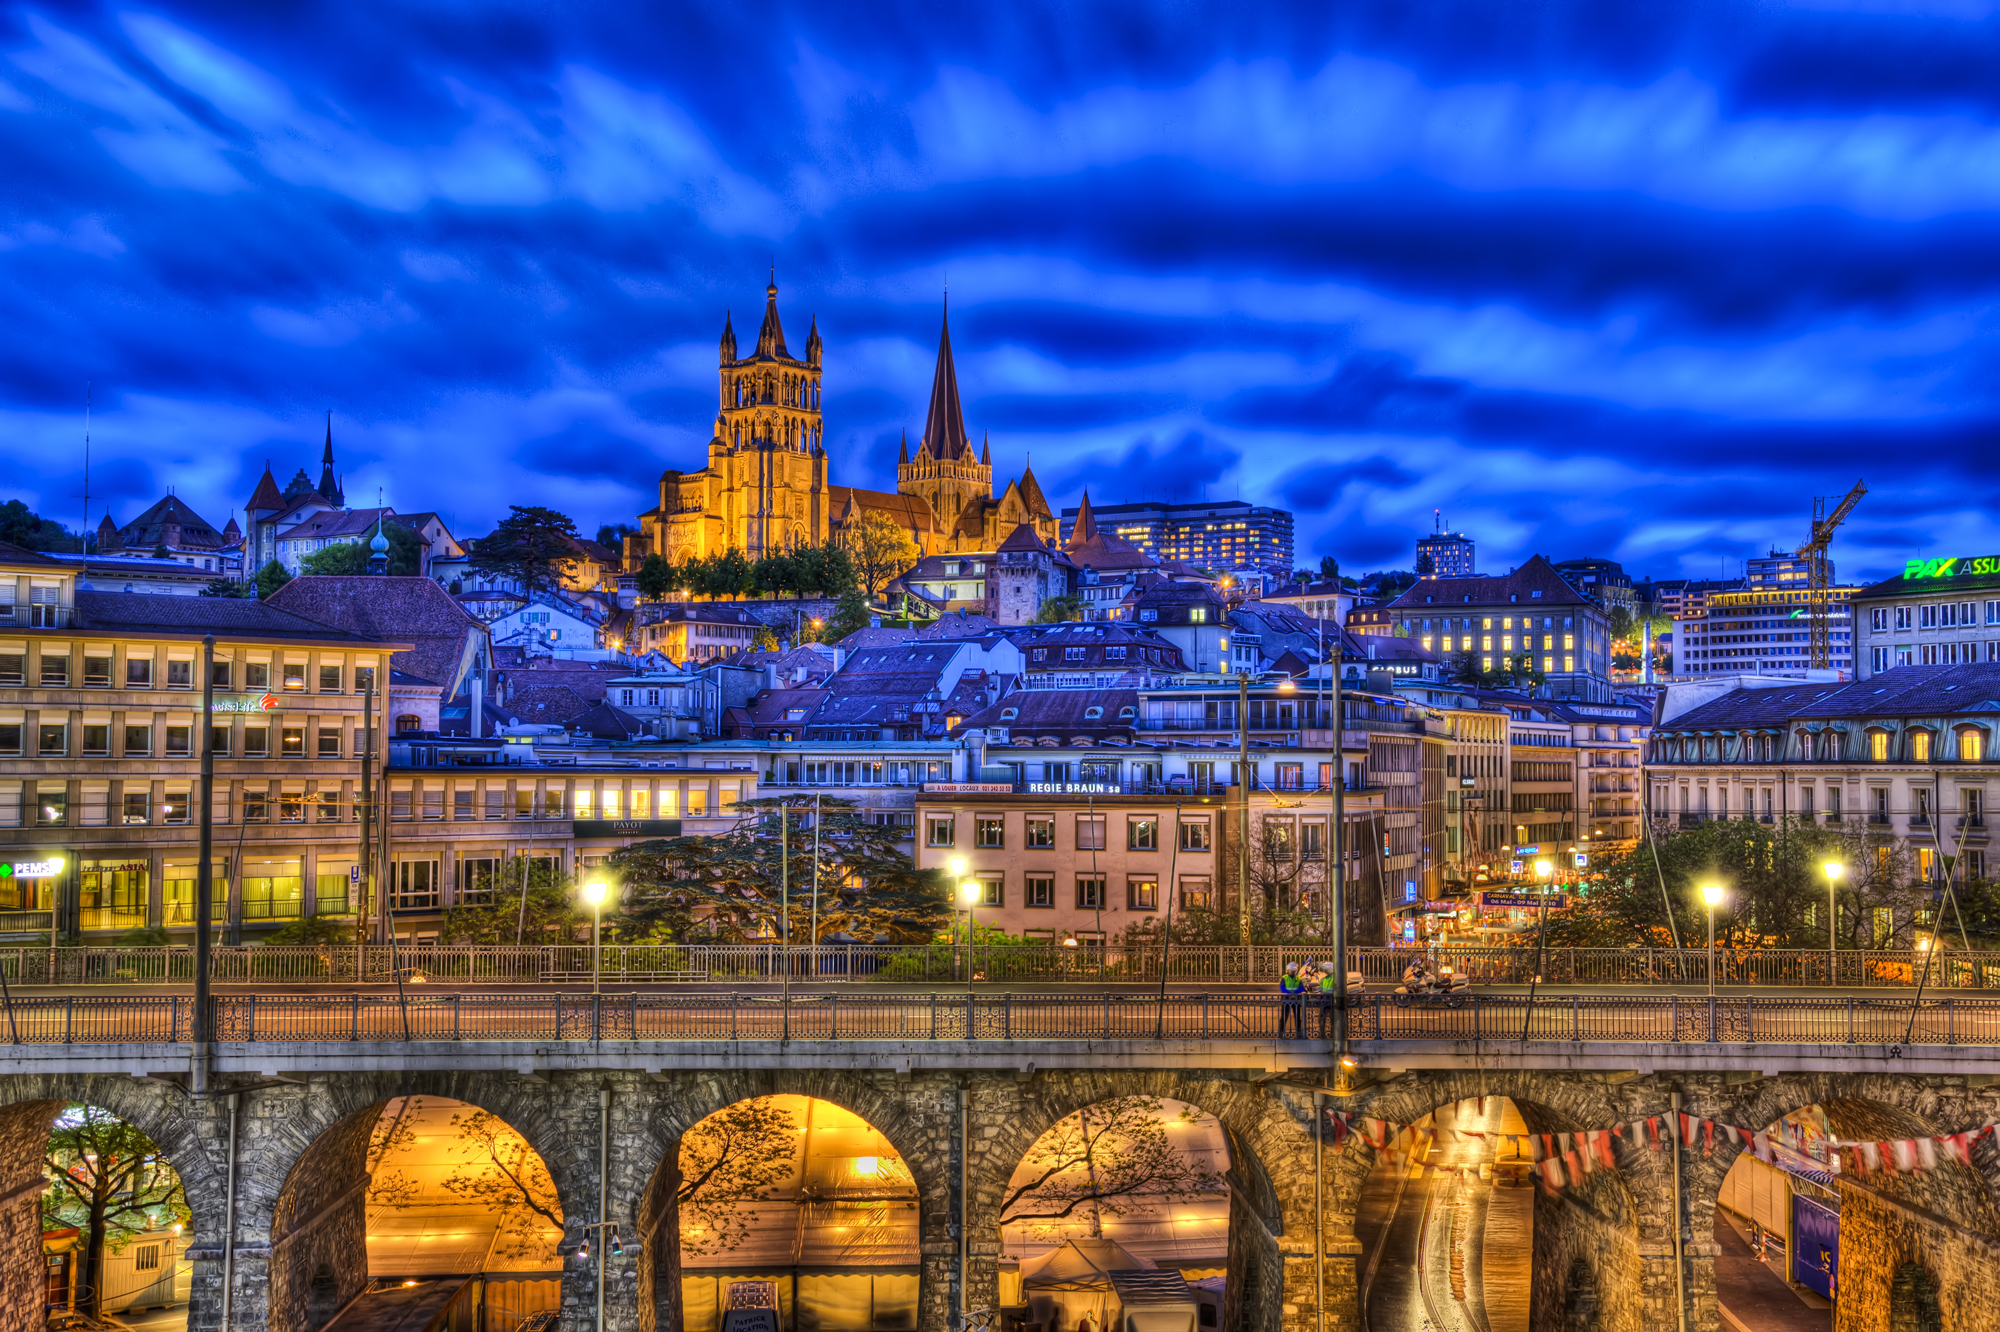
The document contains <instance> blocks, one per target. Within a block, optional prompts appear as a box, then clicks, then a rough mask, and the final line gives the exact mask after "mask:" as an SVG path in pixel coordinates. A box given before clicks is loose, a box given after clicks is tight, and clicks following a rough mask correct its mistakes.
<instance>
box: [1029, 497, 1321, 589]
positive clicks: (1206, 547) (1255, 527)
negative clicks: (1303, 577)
mask: <svg viewBox="0 0 2000 1332" xmlns="http://www.w3.org/2000/svg"><path fill="white" fill-rule="evenodd" d="M1086 511H1089V512H1093V513H1094V514H1095V518H1096V522H1097V525H1098V526H1099V527H1100V528H1101V529H1103V530H1104V531H1106V532H1108V533H1110V534H1112V535H1114V536H1116V537H1118V538H1119V539H1120V540H1122V541H1128V542H1130V543H1131V544H1132V545H1134V546H1135V547H1137V548H1138V549H1140V550H1142V551H1144V552H1146V553H1147V554H1148V555H1151V556H1152V557H1153V558H1154V559H1156V560H1159V561H1161V562H1163V563H1165V562H1178V563H1182V564H1191V565H1195V566H1197V567H1199V568H1203V569H1210V570H1224V569H1235V568H1239V567H1240V568H1248V569H1256V570H1260V571H1262V572H1265V573H1269V574H1274V575H1276V576H1277V577H1280V578H1289V577H1290V576H1291V571H1292V515H1291V513H1290V512H1289V511H1288V510H1285V509H1273V508H1267V507H1264V506H1262V505H1255V504H1251V503H1248V502H1247V501H1244V500H1221V501H1218V502H1216V503H1213V504H1211V503H1207V502H1192V503H1187V504H1168V503H1161V502H1153V503H1136V504H1100V505H1098V506H1096V508H1095V509H1094V510H1086V508H1085V507H1084V506H1079V507H1077V508H1074V509H1064V510H1063V513H1062V539H1063V541H1064V542H1065V543H1068V542H1070V541H1071V540H1073V539H1075V538H1076V534H1077V531H1078V529H1079V528H1080V527H1082V526H1083V525H1084V524H1083V515H1084V513H1085V512H1086Z"/></svg>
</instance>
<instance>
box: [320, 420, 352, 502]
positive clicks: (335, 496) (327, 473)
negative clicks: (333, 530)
mask: <svg viewBox="0 0 2000 1332" xmlns="http://www.w3.org/2000/svg"><path fill="white" fill-rule="evenodd" d="M319 493H320V494H322V495H324V496H325V497H326V498H327V499H329V500H331V501H333V503H334V506H335V507H336V508H343V509H344V508H346V507H347V497H346V496H345V495H343V494H341V493H340V478H338V477H336V476H335V475H334V474H333V413H332V412H331V411H329V412H327V414H326V448H324V449H323V450H321V452H320V455H319Z"/></svg>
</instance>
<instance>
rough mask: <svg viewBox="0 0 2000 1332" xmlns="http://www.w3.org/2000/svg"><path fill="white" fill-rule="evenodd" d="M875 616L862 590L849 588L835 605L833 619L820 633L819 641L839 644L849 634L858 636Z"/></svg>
mask: <svg viewBox="0 0 2000 1332" xmlns="http://www.w3.org/2000/svg"><path fill="white" fill-rule="evenodd" d="M874 615H875V612H874V611H873V610H872V609H871V608H870V607H869V605H868V599H867V598H866V597H864V596H862V595H861V590H860V589H859V588H849V589H848V590H847V591H845V592H843V593H841V594H840V600H839V601H837V602H835V603H834V607H833V618H832V619H830V620H828V621H827V622H826V627H825V628H824V629H822V630H821V631H820V635H819V640H820V642H822V643H838V642H839V641H840V640H841V639H843V638H846V637H847V636H848V635H849V634H858V633H860V632H861V631H862V630H863V629H866V628H867V627H868V624H869V621H870V620H872V619H873V618H874Z"/></svg>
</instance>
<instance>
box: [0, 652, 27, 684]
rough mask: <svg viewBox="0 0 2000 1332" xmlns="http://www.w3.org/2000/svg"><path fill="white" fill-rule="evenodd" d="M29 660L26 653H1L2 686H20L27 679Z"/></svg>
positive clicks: (0, 676)
mask: <svg viewBox="0 0 2000 1332" xmlns="http://www.w3.org/2000/svg"><path fill="white" fill-rule="evenodd" d="M27 669H28V658H27V655H26V654H25V653H21V652H5V653H0V685H18V684H20V683H21V682H22V681H23V680H25V679H26V678H27Z"/></svg>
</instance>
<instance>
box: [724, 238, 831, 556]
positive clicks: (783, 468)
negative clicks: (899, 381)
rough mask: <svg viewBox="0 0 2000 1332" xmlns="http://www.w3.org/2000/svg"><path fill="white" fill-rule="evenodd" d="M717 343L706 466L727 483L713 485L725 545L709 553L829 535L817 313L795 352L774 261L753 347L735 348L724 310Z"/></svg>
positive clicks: (763, 549) (768, 549)
mask: <svg viewBox="0 0 2000 1332" xmlns="http://www.w3.org/2000/svg"><path fill="white" fill-rule="evenodd" d="M719 350H720V358H719V367H718V375H719V378H720V397H721V409H720V411H718V412H717V414H716V418H715V436H714V438H713V439H711V440H710V441H709V445H708V466H709V471H710V472H712V473H715V474H716V479H717V480H718V481H720V482H721V484H720V485H719V486H712V487H711V492H712V493H711V494H710V496H709V497H708V504H707V505H706V508H707V510H708V514H709V516H710V517H711V518H713V517H720V519H721V521H722V525H723V532H722V533H721V534H720V535H721V540H720V543H719V545H718V544H717V543H716V542H714V541H709V542H705V543H704V545H706V546H707V547H708V549H707V551H706V552H705V553H715V551H716V550H726V549H729V548H731V547H734V548H737V549H740V550H742V551H743V552H744V553H745V554H747V555H749V556H750V558H752V559H755V558H757V557H758V556H760V555H766V554H771V553H773V552H776V551H781V550H789V549H791V548H793V547H794V546H805V545H817V544H819V543H820V542H823V541H825V540H826V539H827V521H828V514H827V503H826V448H825V440H824V437H823V433H822V431H823V425H822V418H821V416H820V405H819V395H820V340H819V321H818V320H817V319H815V320H814V321H813V324H812V330H811V331H810V332H809V333H807V335H806V348H805V356H804V358H803V359H801V358H799V357H796V356H794V355H792V353H791V350H790V349H789V348H788V347H786V346H785V330H784V326H783V325H782V324H781V323H780V322H779V320H778V278H777V273H776V272H775V270H774V271H773V273H772V275H771V285H770V286H768V287H766V288H765V289H764V323H763V326H762V327H761V328H759V329H758V330H757V345H756V347H755V349H754V350H753V351H752V352H751V353H750V355H748V356H742V357H739V356H738V355H737V354H736V333H735V330H734V328H733V327H732V326H731V325H730V323H729V320H728V319H727V317H725V318H724V320H723V325H722V344H721V347H720V349H719ZM718 507H719V509H720V513H719V514H718V513H717V509H718Z"/></svg>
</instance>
